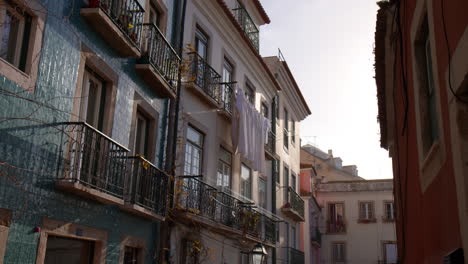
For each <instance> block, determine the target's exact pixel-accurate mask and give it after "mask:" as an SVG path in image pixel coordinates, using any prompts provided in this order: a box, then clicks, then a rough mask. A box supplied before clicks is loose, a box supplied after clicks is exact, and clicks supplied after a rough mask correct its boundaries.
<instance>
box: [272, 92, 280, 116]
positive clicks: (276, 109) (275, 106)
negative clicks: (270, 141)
mask: <svg viewBox="0 0 468 264" xmlns="http://www.w3.org/2000/svg"><path fill="white" fill-rule="evenodd" d="M271 115H272V118H273V115H274V116H275V118H276V119H278V118H279V97H278V95H275V97H273V101H272V102H271Z"/></svg>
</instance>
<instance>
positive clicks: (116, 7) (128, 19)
mask: <svg viewBox="0 0 468 264" xmlns="http://www.w3.org/2000/svg"><path fill="white" fill-rule="evenodd" d="M88 7H89V8H100V9H101V10H102V11H103V12H104V13H105V14H106V15H107V16H108V17H109V18H110V19H111V20H112V22H113V23H114V24H115V25H116V26H117V27H118V28H119V29H120V31H121V32H122V33H124V35H125V36H126V37H127V38H128V40H130V41H131V42H132V43H133V45H134V46H135V47H136V48H137V49H138V50H139V49H140V44H141V43H140V41H141V31H142V27H140V26H139V25H141V24H143V18H144V12H145V11H144V9H143V7H142V6H141V5H140V3H139V2H138V0H89V4H88Z"/></svg>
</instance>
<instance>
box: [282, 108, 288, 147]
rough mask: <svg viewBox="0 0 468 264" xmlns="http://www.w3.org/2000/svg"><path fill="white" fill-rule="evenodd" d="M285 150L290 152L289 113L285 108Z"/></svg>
mask: <svg viewBox="0 0 468 264" xmlns="http://www.w3.org/2000/svg"><path fill="white" fill-rule="evenodd" d="M283 148H284V149H286V150H289V112H288V110H287V109H286V107H284V108H283Z"/></svg>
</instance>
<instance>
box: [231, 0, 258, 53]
mask: <svg viewBox="0 0 468 264" xmlns="http://www.w3.org/2000/svg"><path fill="white" fill-rule="evenodd" d="M233 13H234V17H235V18H236V20H237V23H239V25H240V26H241V28H242V30H243V31H244V33H245V35H246V36H247V38H248V39H249V40H250V42H251V43H252V45H253V46H254V48H255V49H256V50H257V52H258V50H259V33H260V32H259V31H258V28H257V26H256V25H255V23H254V21H253V19H252V18H251V17H250V15H249V13H248V12H247V10H245V8H243V7H238V8H235V9H233Z"/></svg>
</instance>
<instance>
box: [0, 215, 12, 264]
mask: <svg viewBox="0 0 468 264" xmlns="http://www.w3.org/2000/svg"><path fill="white" fill-rule="evenodd" d="M10 224H11V211H10V210H7V209H2V208H0V264H3V258H4V257H5V250H6V246H7V240H8V231H9V230H10Z"/></svg>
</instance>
